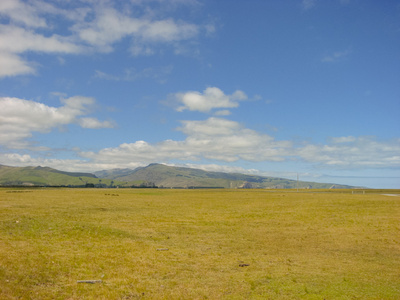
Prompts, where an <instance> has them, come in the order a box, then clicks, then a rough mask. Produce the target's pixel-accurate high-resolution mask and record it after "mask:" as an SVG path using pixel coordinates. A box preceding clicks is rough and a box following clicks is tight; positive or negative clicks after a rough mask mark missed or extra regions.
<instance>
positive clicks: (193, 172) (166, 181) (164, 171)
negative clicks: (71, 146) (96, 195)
mask: <svg viewBox="0 0 400 300" xmlns="http://www.w3.org/2000/svg"><path fill="white" fill-rule="evenodd" d="M95 174H96V175H97V176H98V177H101V176H103V178H108V179H114V180H118V181H125V182H131V181H145V182H147V184H149V185H152V184H154V185H156V186H159V187H166V188H171V187H172V188H173V187H176V188H201V187H210V188H216V187H221V188H282V189H287V188H296V187H297V181H296V180H290V179H285V178H276V177H264V176H256V175H246V174H240V173H223V172H208V171H204V170H200V169H193V168H183V167H171V166H166V165H163V164H150V165H149V166H147V167H144V168H137V169H135V170H131V171H130V172H129V171H128V169H115V170H109V171H101V172H95ZM118 174H121V176H118ZM298 185H299V188H313V189H326V188H332V187H334V188H352V187H351V186H347V185H337V184H332V183H317V182H305V181H299V183H298Z"/></svg>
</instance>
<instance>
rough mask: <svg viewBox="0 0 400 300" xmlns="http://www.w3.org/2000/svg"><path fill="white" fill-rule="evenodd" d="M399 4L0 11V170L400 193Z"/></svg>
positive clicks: (78, 5) (164, 2)
mask: <svg viewBox="0 0 400 300" xmlns="http://www.w3.org/2000/svg"><path fill="white" fill-rule="evenodd" d="M399 113H400V3H399V2H398V1H394V0H393V1H390V0H385V1H375V0H363V1H361V0H330V1H322V0H303V1H301V0H288V1H272V0H271V1H269V0H249V1H239V0H238V1H228V0H221V1H211V0H204V1H202V0H131V1H128V0H127V1H95V0H81V1H79V0H77V1H57V0H53V1H44V0H35V1H21V0H2V1H1V2H0V164H4V165H11V166H28V165H29V166H37V165H41V166H50V167H53V168H57V169H60V170H65V171H85V172H86V171H89V172H92V171H98V170H103V169H112V168H136V167H138V166H145V165H147V164H149V163H154V162H158V163H166V164H170V165H179V166H189V167H196V168H202V169H207V170H215V171H226V172H242V173H252V174H257V175H266V176H277V177H286V178H291V179H295V178H296V176H297V174H299V177H300V179H301V180H311V181H319V182H333V183H342V184H350V185H359V186H367V187H372V188H400V136H399V133H400V118H399V117H398V116H399Z"/></svg>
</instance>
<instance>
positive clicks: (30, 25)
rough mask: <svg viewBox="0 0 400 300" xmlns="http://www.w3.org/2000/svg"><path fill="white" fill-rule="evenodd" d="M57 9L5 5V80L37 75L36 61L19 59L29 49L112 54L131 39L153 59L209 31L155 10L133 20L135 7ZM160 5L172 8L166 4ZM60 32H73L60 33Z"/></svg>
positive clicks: (0, 47)
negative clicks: (56, 21)
mask: <svg viewBox="0 0 400 300" xmlns="http://www.w3.org/2000/svg"><path fill="white" fill-rule="evenodd" d="M177 4H179V3H178V2H177V3H176V5H177ZM58 5H60V7H57V3H52V4H49V3H47V2H45V1H42V0H37V1H32V2H23V1H18V0H2V1H1V2H0V20H1V19H2V18H3V19H9V20H10V22H9V24H2V25H0V78H1V77H6V76H16V75H23V74H32V73H35V68H34V67H33V65H32V63H30V62H27V61H25V60H24V59H22V58H21V57H20V55H21V54H23V53H26V52H29V51H31V52H32V51H33V52H38V53H46V54H82V53H93V52H100V53H109V52H112V51H113V45H114V44H115V43H117V42H119V41H121V40H123V39H125V38H129V39H131V41H132V43H131V49H130V50H131V52H132V54H133V55H152V54H154V53H156V52H157V51H156V49H157V45H159V44H162V45H170V46H171V47H177V49H179V48H180V42H182V41H185V40H191V39H194V38H196V37H197V36H198V35H199V34H200V31H201V30H205V31H206V28H205V26H204V28H202V27H201V26H199V25H196V24H193V23H188V22H185V21H183V20H175V19H173V18H170V17H167V18H158V17H157V14H156V13H155V12H153V13H148V12H149V11H151V9H150V8H147V9H146V11H147V13H143V14H142V15H141V16H132V14H131V10H130V9H126V10H122V9H120V10H117V9H116V8H114V7H113V2H111V1H101V2H91V1H77V2H75V3H74V8H69V9H64V8H61V7H62V5H61V4H58ZM126 5H129V4H128V3H126ZM132 5H146V4H145V3H143V4H140V3H136V4H132ZM159 5H167V4H164V3H163V2H162V1H161V2H159ZM53 17H58V18H63V19H65V20H66V24H69V25H67V26H69V27H66V28H57V27H56V26H54V25H49V21H48V19H49V20H50V19H51V18H53ZM60 29H61V30H63V31H62V32H68V34H67V35H65V33H64V35H60V34H57V32H59V31H58V30H60ZM65 29H66V30H65ZM60 32H61V31H60ZM175 52H179V51H175Z"/></svg>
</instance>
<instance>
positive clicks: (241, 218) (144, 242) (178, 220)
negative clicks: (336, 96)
mask: <svg viewBox="0 0 400 300" xmlns="http://www.w3.org/2000/svg"><path fill="white" fill-rule="evenodd" d="M381 193H387V194H396V193H397V194H399V193H400V191H382V192H381V191H379V192H374V193H372V192H371V191H367V192H366V194H352V193H351V191H342V190H340V191H334V192H321V191H317V190H314V191H308V192H295V191H287V190H286V191H285V190H282V191H267V190H157V189H31V190H29V189H20V190H18V189H0V299H400V197H397V196H392V197H391V196H385V195H381ZM79 280H101V282H99V283H95V284H89V283H78V281H79Z"/></svg>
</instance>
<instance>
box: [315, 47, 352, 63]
mask: <svg viewBox="0 0 400 300" xmlns="http://www.w3.org/2000/svg"><path fill="white" fill-rule="evenodd" d="M351 52H352V51H351V50H349V49H348V50H344V51H336V52H334V53H332V54H329V55H325V56H324V57H323V58H322V59H321V61H322V62H328V63H331V62H337V61H340V60H342V59H344V58H345V57H347V56H349V55H350V54H351Z"/></svg>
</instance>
